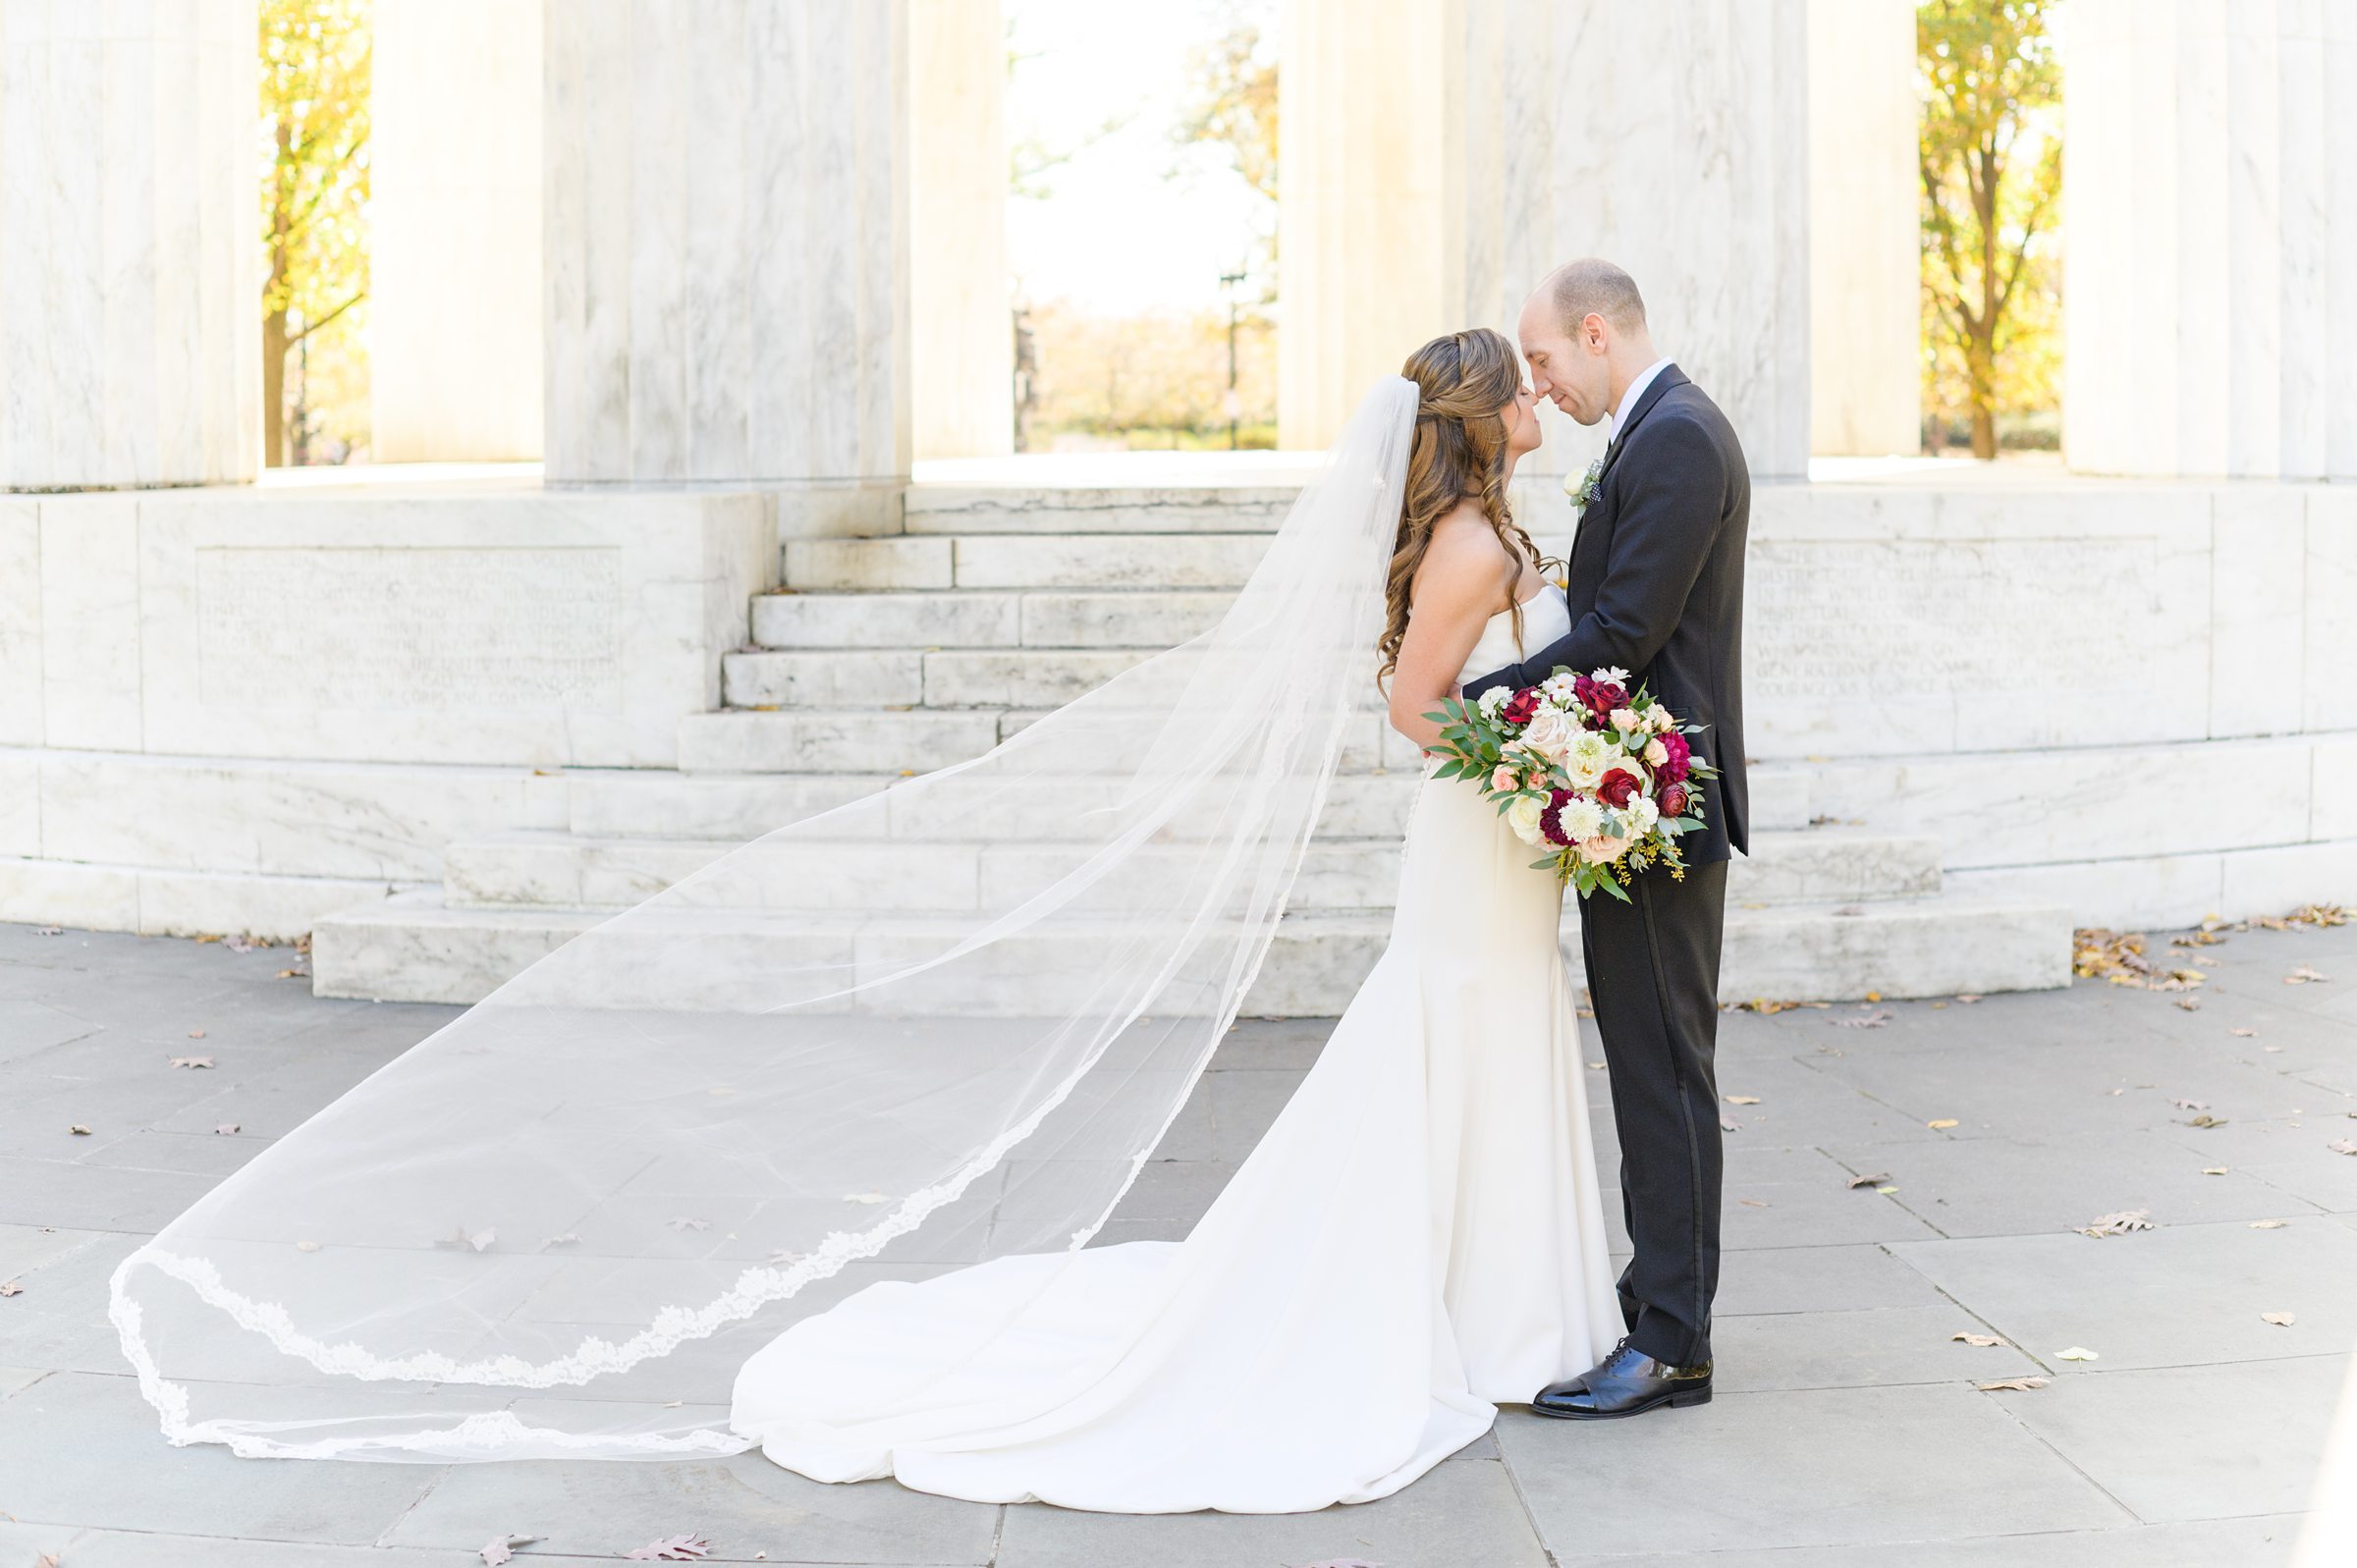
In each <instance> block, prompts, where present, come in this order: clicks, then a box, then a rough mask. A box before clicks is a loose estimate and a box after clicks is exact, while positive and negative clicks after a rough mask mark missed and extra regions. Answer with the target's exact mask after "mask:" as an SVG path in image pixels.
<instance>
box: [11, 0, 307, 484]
mask: <svg viewBox="0 0 2357 1568" xmlns="http://www.w3.org/2000/svg"><path fill="white" fill-rule="evenodd" d="M258 36H259V30H258V24H257V22H256V19H255V11H254V3H253V0H182V3H177V4H167V3H163V0H123V3H119V4H107V5H98V4H64V3H59V4H47V5H26V4H12V5H5V6H0V490H66V489H89V488H97V487H112V486H129V485H171V484H204V483H211V482H217V481H221V480H238V479H250V478H251V477H253V473H254V470H255V467H256V465H257V464H258V463H259V461H260V458H261V379H260V378H261V371H260V365H261V338H260V329H259V326H258V324H257V315H256V312H257V305H256V299H257V297H258V292H259V290H260V288H261V272H260V266H259V258H260V251H259V248H258V245H257V243H256V240H255V229H254V223H255V216H254V215H255V211H256V205H255V204H256V201H257V196H256V191H255V185H254V180H255V163H254V158H255V148H256V142H255V139H254V137H255V130H254V115H255V103H256V101H257V92H258V88H257V85H256V81H257V77H256V73H257V71H258V69H259V67H258V55H257V52H256V39H257V38H258Z"/></svg>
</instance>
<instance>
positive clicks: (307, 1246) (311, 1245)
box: [295, 1241, 319, 1252]
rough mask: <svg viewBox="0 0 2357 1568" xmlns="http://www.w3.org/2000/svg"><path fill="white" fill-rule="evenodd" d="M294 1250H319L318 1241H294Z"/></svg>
mask: <svg viewBox="0 0 2357 1568" xmlns="http://www.w3.org/2000/svg"><path fill="white" fill-rule="evenodd" d="M295 1250H296V1251H297V1252H317V1251H318V1250H319V1243H317V1242H315V1241H299V1242H297V1243H295Z"/></svg>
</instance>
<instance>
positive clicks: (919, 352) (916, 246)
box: [908, 0, 1014, 458]
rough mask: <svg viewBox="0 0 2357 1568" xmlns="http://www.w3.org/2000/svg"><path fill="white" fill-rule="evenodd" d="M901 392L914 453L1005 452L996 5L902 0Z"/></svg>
mask: <svg viewBox="0 0 2357 1568" xmlns="http://www.w3.org/2000/svg"><path fill="white" fill-rule="evenodd" d="M908 77H909V82H910V91H909V111H910V114H911V116H912V119H911V122H910V126H909V152H910V156H909V160H908V264H909V300H910V306H909V309H910V317H911V320H912V321H913V322H914V327H913V330H912V331H911V332H910V334H909V344H910V350H909V351H910V354H911V356H912V358H913V359H914V361H915V374H914V376H913V377H912V383H911V386H910V388H909V402H910V405H911V417H912V419H913V421H914V429H913V431H912V434H911V441H912V444H913V447H914V453H915V456H916V457H918V458H989V457H997V456H999V455H1000V454H1003V453H1008V452H1013V451H1014V313H1013V310H1012V308H1011V306H1010V303H1009V299H1008V274H1007V178H1008V177H1007V112H1006V99H1007V23H1006V17H1005V13H1004V10H1003V8H1002V7H1001V5H1000V3H999V0H910V5H909V13H908Z"/></svg>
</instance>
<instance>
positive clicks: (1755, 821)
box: [561, 714, 1928, 843]
mask: <svg viewBox="0 0 2357 1568" xmlns="http://www.w3.org/2000/svg"><path fill="white" fill-rule="evenodd" d="M705 717H709V718H714V719H725V720H727V721H728V722H729V723H730V724H732V725H734V724H737V723H739V722H740V721H742V720H746V719H758V720H771V719H790V718H792V717H794V716H790V715H784V714H727V715H708V716H705ZM894 717H909V716H906V715H896V716H894ZM915 717H920V718H921V717H926V716H923V715H918V716H915ZM946 717H951V718H957V717H961V716H958V715H950V716H946ZM903 777H904V776H903V775H902V774H901V772H900V771H899V770H898V769H895V770H893V771H892V772H889V773H886V772H883V771H881V770H877V769H866V770H860V769H824V770H822V769H801V770H796V769H792V768H780V769H778V770H776V771H767V770H753V771H744V770H738V769H729V768H714V769H712V770H710V771H705V772H689V773H671V772H667V771H663V770H657V769H644V770H635V769H619V768H575V769H569V770H568V771H567V772H566V773H565V774H564V775H563V776H562V780H561V782H562V784H564V786H565V788H566V790H567V800H566V809H565V811H564V813H563V820H564V822H565V824H566V826H567V827H568V828H570V829H571V831H572V832H574V833H576V834H583V835H588V836H590V837H596V838H720V839H726V840H728V841H730V842H734V843H741V842H743V841H745V840H746V839H748V838H759V837H760V836H761V835H763V834H765V833H769V832H772V831H774V830H776V829H778V828H782V827H784V826H785V825H786V824H788V823H791V822H799V821H801V820H802V819H803V818H804V817H808V816H810V815H812V814H814V813H816V812H820V811H826V810H831V809H832V808H834V807H836V806H840V805H842V804H844V803H845V802H847V801H850V800H855V799H858V798H859V797H861V796H863V795H868V794H873V793H875V792H876V791H878V790H881V789H885V788H888V787H890V786H891V785H893V784H899V783H900V782H901V779H902V778H903ZM1417 783H1418V778H1417V775H1416V773H1415V771H1414V770H1413V769H1399V770H1394V771H1389V772H1381V773H1378V772H1372V771H1369V770H1368V769H1366V768H1363V767H1358V768H1345V769H1344V770H1343V772H1340V773H1338V774H1337V775H1336V776H1335V779H1334V783H1333V785H1332V787H1331V788H1330V789H1329V790H1328V792H1327V798H1326V816H1325V819H1324V823H1323V824H1322V827H1321V832H1323V833H1325V834H1326V835H1327V836H1329V837H1333V838H1398V836H1399V835H1400V833H1401V832H1402V831H1404V829H1405V828H1406V825H1407V812H1408V807H1409V805H1410V804H1411V803H1412V802H1413V801H1414V799H1415V791H1416V785H1417ZM1808 789H1809V779H1808V776H1807V774H1806V773H1805V772H1803V771H1802V770H1799V769H1793V768H1755V769H1753V770H1752V773H1751V825H1752V829H1753V831H1754V832H1755V833H1757V834H1763V835H1765V834H1768V833H1775V832H1780V831H1783V830H1788V829H1799V828H1804V827H1806V826H1808V817H1807V815H1806V811H1807V801H1808V798H1809V796H1808ZM1850 826H1855V825H1854V824H1851V825H1850ZM1820 831H1824V830H1820ZM1927 837H1928V836H1927Z"/></svg>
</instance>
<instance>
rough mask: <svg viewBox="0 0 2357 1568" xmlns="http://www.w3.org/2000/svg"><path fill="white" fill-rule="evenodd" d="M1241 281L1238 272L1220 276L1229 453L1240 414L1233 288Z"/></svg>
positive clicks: (1242, 278)
mask: <svg viewBox="0 0 2357 1568" xmlns="http://www.w3.org/2000/svg"><path fill="white" fill-rule="evenodd" d="M1243 281H1244V275H1243V274H1242V273H1240V272H1223V273H1221V274H1220V282H1221V283H1222V284H1224V285H1226V286H1227V289H1228V397H1227V402H1226V406H1227V409H1228V450H1229V451H1230V452H1233V451H1234V450H1235V422H1236V416H1237V415H1238V414H1239V413H1241V412H1242V404H1241V403H1240V401H1239V400H1238V399H1237V398H1236V395H1235V286H1236V285H1237V284H1239V283H1241V282H1243Z"/></svg>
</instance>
